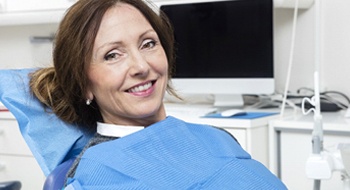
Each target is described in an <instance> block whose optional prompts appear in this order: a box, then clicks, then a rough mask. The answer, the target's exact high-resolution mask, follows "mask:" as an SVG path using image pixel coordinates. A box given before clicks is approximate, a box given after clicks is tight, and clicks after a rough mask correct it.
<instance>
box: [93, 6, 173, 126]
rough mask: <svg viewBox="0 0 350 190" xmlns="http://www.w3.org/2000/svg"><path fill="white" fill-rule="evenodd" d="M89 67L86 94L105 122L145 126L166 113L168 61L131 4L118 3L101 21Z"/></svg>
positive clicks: (153, 34) (148, 25) (151, 32)
mask: <svg viewBox="0 0 350 190" xmlns="http://www.w3.org/2000/svg"><path fill="white" fill-rule="evenodd" d="M92 57H93V58H92V61H91V64H90V66H89V69H88V78H89V87H88V91H87V97H86V98H88V99H93V100H94V101H96V103H97V104H98V105H99V108H100V111H101V114H102V117H103V120H104V122H105V123H112V124H120V125H143V126H147V125H150V124H152V123H154V122H157V121H159V120H162V119H164V118H165V116H166V115H165V110H164V106H163V103H162V100H163V96H164V92H165V89H166V86H167V79H168V74H167V70H168V61H167V57H166V54H165V52H164V49H163V47H162V45H161V44H160V41H159V38H158V35H157V33H156V32H155V31H154V30H153V28H152V26H151V25H150V24H149V22H148V21H147V20H146V18H145V17H144V16H143V15H142V14H141V13H140V12H139V11H138V10H137V9H136V8H134V7H133V6H130V5H128V4H123V3H119V4H117V5H116V6H114V7H112V8H111V9H109V10H108V11H107V12H106V13H105V15H104V17H103V19H102V22H101V25H100V28H99V31H98V33H97V36H96V39H95V44H94V47H93V56H92Z"/></svg>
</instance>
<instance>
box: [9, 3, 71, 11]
mask: <svg viewBox="0 0 350 190" xmlns="http://www.w3.org/2000/svg"><path fill="white" fill-rule="evenodd" d="M74 2H76V0H50V1H48V0H5V1H4V2H3V3H4V5H5V6H4V12H15V11H19V12H22V11H47V10H57V9H67V8H68V7H69V6H71V5H72V4H73V3H74Z"/></svg>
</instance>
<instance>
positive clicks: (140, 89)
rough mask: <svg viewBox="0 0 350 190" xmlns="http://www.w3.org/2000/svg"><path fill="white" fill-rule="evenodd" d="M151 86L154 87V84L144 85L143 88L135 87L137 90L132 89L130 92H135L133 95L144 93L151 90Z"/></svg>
mask: <svg viewBox="0 0 350 190" xmlns="http://www.w3.org/2000/svg"><path fill="white" fill-rule="evenodd" d="M151 86H152V83H151V82H149V83H147V84H144V85H142V86H137V87H135V88H132V89H130V90H129V91H130V92H133V93H135V92H141V91H144V90H148V89H149V88H151Z"/></svg>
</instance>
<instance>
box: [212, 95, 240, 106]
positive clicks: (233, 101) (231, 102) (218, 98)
mask: <svg viewBox="0 0 350 190" xmlns="http://www.w3.org/2000/svg"><path fill="white" fill-rule="evenodd" d="M243 105H244V101H243V97H242V95H241V94H215V100H214V106H215V107H235V108H242V107H243Z"/></svg>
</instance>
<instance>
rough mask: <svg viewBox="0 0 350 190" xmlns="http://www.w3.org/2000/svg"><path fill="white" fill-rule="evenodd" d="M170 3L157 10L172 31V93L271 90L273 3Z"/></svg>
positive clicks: (239, 0)
mask: <svg viewBox="0 0 350 190" xmlns="http://www.w3.org/2000/svg"><path fill="white" fill-rule="evenodd" d="M169 2H170V3H166V4H162V5H161V6H160V9H161V10H162V11H163V12H164V13H165V14H166V15H167V16H168V17H169V20H170V22H171V23H172V25H173V27H174V34H175V40H176V44H175V46H176V49H177V51H176V65H175V73H174V75H173V83H174V85H175V89H176V90H179V91H180V93H205V94H214V95H223V94H224V95H227V96H232V97H233V96H234V95H237V94H238V95H241V94H261V93H272V92H273V90H274V80H273V79H274V75H273V18H272V16H273V15H272V14H273V3H272V0H231V1H213V0H212V1H198V0H197V1H193V0H192V1H183V2H182V3H181V2H175V1H174V2H171V1H169ZM265 83H266V84H265Z"/></svg>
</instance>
